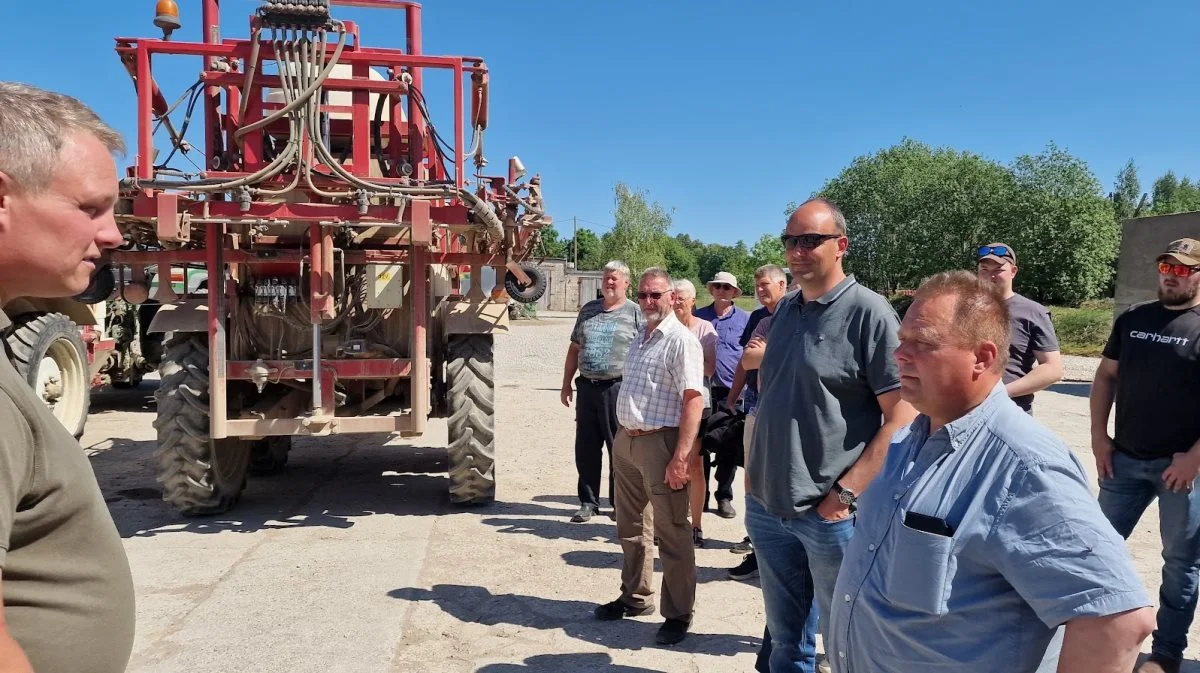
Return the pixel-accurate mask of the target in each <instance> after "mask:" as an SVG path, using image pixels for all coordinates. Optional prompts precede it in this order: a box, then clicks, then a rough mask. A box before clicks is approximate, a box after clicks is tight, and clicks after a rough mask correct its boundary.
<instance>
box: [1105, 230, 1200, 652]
mask: <svg viewBox="0 0 1200 673" xmlns="http://www.w3.org/2000/svg"><path fill="white" fill-rule="evenodd" d="M1156 262H1157V266H1158V300H1157V301H1150V302H1145V303H1142V304H1135V305H1134V306H1131V307H1130V308H1129V309H1128V310H1126V311H1125V312H1124V313H1122V314H1121V315H1120V316H1118V317H1117V319H1116V320H1115V321H1114V322H1113V328H1112V334H1111V335H1110V336H1109V339H1108V344H1107V345H1106V346H1105V347H1104V354H1103V357H1102V358H1101V359H1100V366H1099V367H1098V368H1097V369H1096V376H1095V380H1094V382H1093V383H1092V395H1091V419H1092V453H1093V454H1094V455H1095V457H1096V472H1097V473H1098V474H1099V477H1100V509H1101V510H1102V511H1103V512H1104V515H1105V516H1106V517H1108V520H1109V521H1110V522H1111V523H1112V525H1113V528H1115V529H1116V530H1117V532H1118V533H1120V534H1121V535H1122V536H1123V537H1126V538H1128V537H1129V534H1130V533H1131V532H1132V531H1133V529H1134V527H1135V526H1136V525H1137V524H1138V521H1139V520H1140V519H1141V516H1142V513H1143V512H1145V511H1146V507H1148V506H1149V505H1150V503H1151V501H1153V500H1154V499H1155V498H1157V499H1158V511H1159V531H1160V534H1161V536H1162V545H1163V559H1164V565H1163V573H1162V585H1161V587H1160V588H1159V600H1158V628H1157V629H1156V630H1155V631H1154V637H1153V644H1152V647H1151V654H1150V658H1149V660H1147V661H1146V663H1144V664H1143V665H1142V666H1141V668H1139V669H1138V670H1139V672H1140V673H1163V672H1164V671H1165V672H1166V673H1176V672H1177V671H1178V670H1179V667H1180V662H1181V661H1182V659H1183V653H1184V650H1185V649H1186V648H1187V635H1188V629H1189V628H1190V627H1191V624H1192V619H1193V617H1194V616H1195V613H1196V597H1197V587H1196V584H1197V579H1200V578H1198V575H1200V573H1198V572H1197V566H1198V564H1200V496H1197V494H1196V490H1195V483H1196V478H1197V476H1200V413H1197V410H1200V273H1198V272H1200V241H1197V240H1195V239H1192V238H1182V239H1179V240H1177V241H1173V242H1172V243H1171V244H1170V245H1169V246H1167V249H1166V251H1165V252H1163V253H1162V254H1161V255H1159V257H1158V259H1157V260H1156ZM1114 399H1115V401H1116V410H1117V411H1116V433H1115V436H1112V437H1110V436H1109V434H1108V417H1109V413H1110V411H1111V409H1112V407H1113V401H1114Z"/></svg>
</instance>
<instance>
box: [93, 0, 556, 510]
mask: <svg viewBox="0 0 1200 673" xmlns="http://www.w3.org/2000/svg"><path fill="white" fill-rule="evenodd" d="M200 2H201V4H202V5H203V12H202V16H201V28H202V35H203V42H201V43H192V42H178V41H174V40H172V39H171V36H172V33H173V32H174V31H175V30H177V29H179V28H180V27H181V20H180V17H179V13H178V9H177V8H176V5H175V2H173V1H172V0H161V1H160V2H158V6H157V17H156V18H155V21H154V23H155V25H157V26H158V27H159V28H161V29H162V31H163V37H162V39H144V38H119V39H117V52H118V54H119V55H120V58H121V60H122V62H123V63H124V65H125V67H126V68H127V69H128V71H129V74H130V75H131V76H132V77H133V80H134V83H135V85H136V91H137V143H136V145H137V159H136V163H135V164H134V165H133V167H131V168H130V169H129V170H128V173H127V177H125V178H124V179H123V180H122V185H121V188H122V189H121V193H122V198H121V201H120V204H119V205H118V208H117V219H118V222H119V224H120V226H121V228H122V231H123V232H124V233H125V238H126V245H125V246H124V247H123V248H122V249H121V250H119V251H117V252H114V254H113V255H112V269H113V270H114V271H115V272H114V273H112V274H111V281H106V282H113V283H114V285H115V287H114V288H113V289H112V293H113V295H114V296H115V297H119V298H120V299H121V300H123V301H126V302H129V303H132V304H137V305H145V304H153V305H157V306H158V309H157V311H156V312H155V313H154V315H153V319H152V320H151V321H150V322H149V325H148V328H147V327H143V328H142V331H143V332H148V333H149V334H151V335H154V334H166V335H167V336H166V340H165V343H164V344H162V346H161V349H160V350H161V353H160V355H159V357H160V359H161V364H160V366H159V371H160V373H161V376H162V381H161V384H160V387H159V389H158V392H157V393H156V397H157V402H158V416H157V419H156V421H155V427H156V428H157V430H158V450H157V458H158V471H159V474H158V480H159V481H160V482H161V483H162V486H163V497H164V499H165V500H167V501H169V502H170V503H172V504H173V505H174V506H175V507H177V508H178V509H179V510H180V511H182V512H183V513H185V514H205V513H217V512H223V511H226V510H227V509H229V508H230V507H231V506H233V505H234V504H235V503H236V502H237V500H238V497H239V495H240V493H241V491H242V489H243V488H244V486H245V483H246V477H247V474H248V473H267V472H271V471H274V470H278V469H280V468H282V467H283V464H284V463H285V462H286V459H287V451H288V449H289V448H290V439H291V437H293V436H296V435H329V434H338V433H366V432H390V433H400V434H402V435H404V436H410V437H412V436H418V435H421V434H422V433H423V432H425V429H426V421H427V419H428V418H430V417H437V416H445V417H447V419H448V421H447V423H448V426H449V446H448V453H449V474H450V497H451V499H452V500H454V501H455V502H464V503H474V502H486V501H489V500H491V499H492V498H493V497H494V493H495V479H494V475H495V432H494V428H495V425H494V420H493V410H494V403H493V395H494V392H493V391H494V385H493V374H492V372H493V369H492V353H493V351H492V345H493V342H492V339H493V334H495V333H498V332H505V331H507V329H508V312H507V300H506V298H505V297H503V296H502V294H503V293H499V292H494V293H491V294H490V295H488V294H485V293H484V288H482V287H481V284H480V280H481V278H482V273H481V270H482V269H483V268H484V267H485V266H491V267H494V268H495V269H496V272H497V274H496V277H497V278H498V279H499V278H503V279H504V280H503V285H504V289H505V290H506V291H507V294H508V295H510V296H511V297H512V298H513V299H514V300H516V301H520V302H530V301H536V300H537V298H538V297H539V296H540V295H541V294H542V293H543V292H544V291H545V280H544V278H543V277H542V276H541V275H540V274H538V273H537V271H536V269H535V268H534V267H532V266H530V265H523V264H522V261H523V260H524V259H525V258H526V257H527V256H529V254H530V252H531V250H533V249H534V248H535V247H537V245H538V243H539V241H540V230H541V228H542V227H545V226H548V225H549V223H550V218H549V217H548V216H547V215H546V214H545V211H544V204H543V200H542V194H541V188H540V179H539V177H538V176H536V175H535V176H533V177H532V178H530V179H529V180H528V181H527V182H522V180H523V178H524V176H525V170H524V168H523V166H522V165H521V162H520V160H519V159H517V158H516V157H513V158H512V159H510V160H509V161H508V170H507V175H505V176H489V175H483V174H482V171H483V169H484V166H486V165H487V162H486V160H485V159H484V146H483V138H484V132H485V130H486V129H487V125H488V69H487V66H486V65H485V64H484V62H483V60H482V59H480V58H475V57H465V56H431V55H427V54H425V53H424V51H423V49H422V44H421V40H422V36H421V20H420V19H421V8H420V6H419V5H418V4H416V3H412V2H400V1H396V0H290V1H287V0H275V1H273V2H262V3H260V6H259V7H258V8H257V10H256V11H255V12H254V14H253V15H252V16H250V17H249V38H248V39H224V38H222V36H221V34H220V15H219V11H220V7H219V5H220V3H219V2H218V0H200ZM226 4H227V5H229V4H232V3H229V2H227V3H226ZM339 7H358V8H378V9H381V10H393V11H397V12H401V13H403V15H404V18H405V26H406V32H407V34H406V35H405V37H404V41H403V44H404V48H403V49H383V48H377V47H369V46H366V44H364V41H363V40H364V37H365V31H364V30H363V27H362V26H359V25H356V24H355V23H353V22H351V21H340V20H338V19H337V17H336V15H335V11H336V10H337V9H338V8H339ZM180 57H192V58H193V59H197V60H199V61H200V65H201V69H200V75H199V79H198V80H196V81H195V83H193V84H191V86H190V88H188V87H187V86H186V84H185V85H183V86H179V87H177V88H176V91H168V88H167V87H165V86H160V85H163V84H164V83H160V82H157V81H156V80H155V77H154V66H155V65H158V64H160V63H162V62H163V61H164V60H165V59H167V58H180ZM434 69H439V70H445V71H449V73H450V74H451V77H452V79H453V91H452V92H451V93H452V97H450V96H446V95H444V92H442V95H441V96H440V97H434V96H429V97H427V96H426V92H425V90H424V86H423V83H424V77H423V74H424V73H426V72H429V71H431V70H434ZM177 91H182V92H183V95H182V96H181V97H180V98H179V99H178V102H176V103H175V104H174V105H168V103H167V100H168V99H167V97H166V96H165V95H164V93H170V94H172V95H173V94H175V93H176V92H177ZM434 98H437V99H439V100H440V99H445V100H447V101H449V100H453V111H452V113H453V121H452V122H450V123H448V125H447V126H445V127H440V126H437V125H435V123H434V119H433V116H432V114H431V113H432V112H433V110H431V103H430V100H431V99H434ZM181 118H182V121H180V119H181ZM189 131H190V132H191V135H189ZM189 138H194V139H195V140H194V143H195V146H193V145H192V144H191V143H190V142H189ZM200 138H202V142H201V141H200ZM156 139H157V140H158V141H159V149H158V150H157V151H156ZM181 159H183V160H181ZM192 162H195V163H194V164H193V163H192ZM468 162H469V163H470V164H471V166H472V168H473V169H474V173H473V174H468V173H467V170H468V169H467V164H468ZM181 269H182V270H185V271H186V272H187V273H189V274H193V275H191V276H187V277H194V273H193V272H200V276H201V277H202V278H205V279H206V282H201V283H198V284H196V285H195V287H192V286H191V285H190V284H188V283H183V284H182V285H180V286H173V284H172V283H170V282H156V283H153V282H151V281H150V280H148V279H150V278H152V277H158V278H163V279H165V278H171V277H173V276H175V275H178V272H179V271H180V270H181ZM468 270H469V271H470V272H471V276H470V278H471V283H470V288H469V291H467V292H466V293H465V294H463V293H462V289H461V287H460V283H459V280H460V274H462V272H464V271H468ZM180 288H182V289H180ZM143 350H146V349H145V348H144V349H143ZM149 350H154V349H149Z"/></svg>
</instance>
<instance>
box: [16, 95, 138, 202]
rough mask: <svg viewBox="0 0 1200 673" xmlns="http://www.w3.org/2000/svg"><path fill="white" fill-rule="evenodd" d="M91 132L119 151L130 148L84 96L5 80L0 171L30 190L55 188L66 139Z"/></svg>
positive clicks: (38, 190) (35, 191)
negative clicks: (51, 186) (51, 184)
mask: <svg viewBox="0 0 1200 673" xmlns="http://www.w3.org/2000/svg"><path fill="white" fill-rule="evenodd" d="M73 133H88V134H91V135H93V136H95V137H96V139H97V140H99V141H100V142H102V143H104V146H105V147H107V148H108V150H109V151H110V152H112V153H113V154H123V153H124V152H125V141H124V140H123V139H122V138H121V134H119V133H117V132H116V131H115V130H113V128H112V127H111V126H109V125H108V124H105V123H104V121H103V120H101V119H100V117H99V116H98V115H97V114H96V113H95V112H93V111H92V109H91V108H89V107H88V106H86V105H84V104H83V103H82V102H81V101H79V99H77V98H72V97H71V96H67V95H64V94H61V93H55V92H53V91H46V90H45V89H39V88H37V87H34V86H30V85H28V84H21V83H19V82H0V173H4V174H6V175H7V176H8V177H9V178H11V179H12V181H13V182H14V183H15V184H16V186H17V187H18V188H19V189H21V190H23V191H25V192H27V193H30V192H31V193H34V194H36V193H38V192H41V191H42V190H44V189H45V188H46V187H47V186H49V184H50V181H51V179H53V177H54V171H55V170H56V169H57V168H58V163H59V159H58V156H59V153H60V152H61V151H62V148H63V143H64V142H65V141H66V140H67V139H68V138H69V137H70V136H71V135H72V134H73Z"/></svg>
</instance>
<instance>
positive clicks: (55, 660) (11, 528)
mask: <svg viewBox="0 0 1200 673" xmlns="http://www.w3.org/2000/svg"><path fill="white" fill-rule="evenodd" d="M8 326H9V321H8V318H7V317H6V316H5V315H4V313H2V312H0V331H3V330H5V329H7V328H8ZM0 567H2V568H3V571H2V573H0V587H2V590H3V593H4V617H5V619H6V620H7V622H8V630H9V632H10V633H11V634H12V636H13V638H15V639H16V641H17V643H18V644H19V645H20V646H21V648H22V649H23V650H24V651H25V655H26V656H27V657H29V661H30V663H31V664H33V670H35V671H38V672H39V673H41V672H43V671H46V672H48V673H49V672H54V671H64V672H65V671H71V672H72V673H121V672H122V671H124V670H125V667H126V665H127V664H128V663H129V654H130V652H131V651H132V649H133V631H134V628H133V625H134V598H133V578H132V576H131V575H130V572H129V560H128V559H127V558H126V556H125V548H124V547H123V546H122V544H121V538H120V536H119V535H118V534H117V528H116V526H115V525H114V524H113V520H112V516H111V515H110V514H109V513H108V507H107V506H106V505H105V504H104V498H103V497H102V496H101V494H100V486H99V485H98V484H97V483H96V476H95V474H94V473H93V472H92V466H91V464H90V463H89V462H88V459H87V456H85V455H84V453H83V450H82V449H81V448H80V446H79V442H77V441H75V438H74V437H72V436H71V434H70V433H69V432H67V430H66V429H65V428H64V427H63V426H62V424H61V423H59V422H58V420H57V419H56V418H54V416H53V415H52V414H51V413H50V410H49V409H47V408H46V405H45V404H43V403H42V401H41V400H39V399H38V398H37V397H35V396H34V394H33V390H32V389H31V388H30V387H29V385H28V383H26V382H25V380H24V379H22V378H21V376H20V375H19V374H17V372H16V370H14V369H13V367H12V364H11V363H10V362H9V360H8V356H7V353H6V352H4V351H3V349H0Z"/></svg>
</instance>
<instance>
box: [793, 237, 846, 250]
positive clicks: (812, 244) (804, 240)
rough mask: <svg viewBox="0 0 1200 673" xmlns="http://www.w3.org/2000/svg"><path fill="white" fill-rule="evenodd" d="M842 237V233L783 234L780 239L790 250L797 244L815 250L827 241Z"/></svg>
mask: <svg viewBox="0 0 1200 673" xmlns="http://www.w3.org/2000/svg"><path fill="white" fill-rule="evenodd" d="M841 237H842V235H841V234H795V235H793V234H781V235H780V236H779V240H780V241H783V247H784V248H786V249H787V250H789V251H790V250H795V249H796V246H800V247H801V248H804V249H805V250H813V249H815V248H816V247H817V246H818V245H821V244H822V243H824V242H825V241H828V240H830V239H834V238H841Z"/></svg>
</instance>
